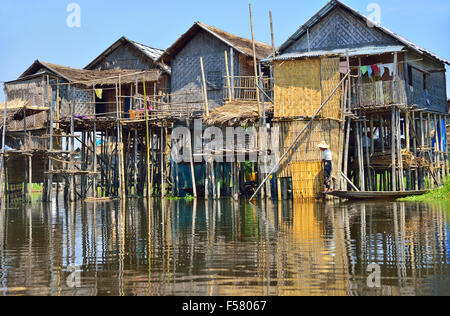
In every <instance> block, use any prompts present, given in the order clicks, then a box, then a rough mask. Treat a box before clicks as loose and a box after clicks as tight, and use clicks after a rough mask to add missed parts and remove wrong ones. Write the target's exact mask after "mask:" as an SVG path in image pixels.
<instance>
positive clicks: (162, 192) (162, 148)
mask: <svg viewBox="0 0 450 316" xmlns="http://www.w3.org/2000/svg"><path fill="white" fill-rule="evenodd" d="M164 144H165V142H164V122H163V121H162V120H161V145H160V146H161V149H160V152H161V153H160V154H161V172H160V173H161V198H165V197H166V183H165V170H164V169H165V168H164V147H165V146H164Z"/></svg>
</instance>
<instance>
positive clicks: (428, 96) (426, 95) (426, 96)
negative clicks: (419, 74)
mask: <svg viewBox="0 0 450 316" xmlns="http://www.w3.org/2000/svg"><path fill="white" fill-rule="evenodd" d="M425 99H426V101H427V105H428V106H431V101H430V95H429V94H428V90H425Z"/></svg>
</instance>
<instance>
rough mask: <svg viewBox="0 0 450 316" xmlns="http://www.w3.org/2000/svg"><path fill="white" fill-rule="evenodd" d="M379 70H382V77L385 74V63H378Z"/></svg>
mask: <svg viewBox="0 0 450 316" xmlns="http://www.w3.org/2000/svg"><path fill="white" fill-rule="evenodd" d="M377 66H378V70H379V72H380V77H383V75H384V64H378V65H377Z"/></svg>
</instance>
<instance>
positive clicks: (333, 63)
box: [320, 58, 342, 119]
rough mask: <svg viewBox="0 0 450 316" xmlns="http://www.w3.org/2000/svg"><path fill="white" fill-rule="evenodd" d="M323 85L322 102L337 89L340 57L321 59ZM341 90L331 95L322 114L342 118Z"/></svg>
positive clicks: (327, 116)
mask: <svg viewBox="0 0 450 316" xmlns="http://www.w3.org/2000/svg"><path fill="white" fill-rule="evenodd" d="M320 76H321V86H322V103H323V102H325V100H326V99H327V98H328V97H329V96H330V94H331V93H332V92H333V91H334V89H336V87H337V85H338V84H339V81H340V71H339V58H324V59H322V60H321V70H320ZM339 92H340V91H336V93H335V94H334V95H333V96H332V97H331V99H330V100H329V101H328V102H327V104H326V105H325V107H324V108H323V110H322V112H321V113H320V116H322V117H326V118H335V119H341V118H342V111H341V101H340V95H341V94H340V93H339Z"/></svg>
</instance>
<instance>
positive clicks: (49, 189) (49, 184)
mask: <svg viewBox="0 0 450 316" xmlns="http://www.w3.org/2000/svg"><path fill="white" fill-rule="evenodd" d="M48 84H49V78H48V76H47V85H48ZM68 91H69V93H70V86H69V87H68ZM48 102H49V108H50V110H49V111H50V112H49V116H50V122H49V126H48V128H49V140H48V141H49V151H50V156H49V160H48V172H49V173H48V176H47V192H46V193H47V196H45V197H44V198H45V201H46V202H51V200H52V191H53V160H52V159H51V157H52V156H51V155H52V154H51V152H52V151H53V109H52V105H51V103H50V99H48Z"/></svg>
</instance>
